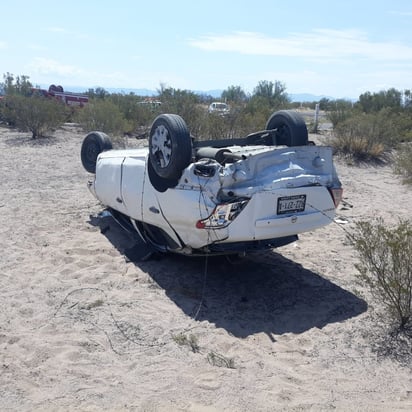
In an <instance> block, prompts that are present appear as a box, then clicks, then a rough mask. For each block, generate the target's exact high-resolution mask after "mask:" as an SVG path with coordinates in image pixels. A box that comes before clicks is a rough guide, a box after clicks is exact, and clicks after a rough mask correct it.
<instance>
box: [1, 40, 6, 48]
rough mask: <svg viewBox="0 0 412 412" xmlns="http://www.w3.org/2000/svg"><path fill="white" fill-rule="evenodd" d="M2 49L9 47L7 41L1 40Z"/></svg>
mask: <svg viewBox="0 0 412 412" xmlns="http://www.w3.org/2000/svg"><path fill="white" fill-rule="evenodd" d="M0 49H2V50H4V49H7V43H6V42H5V41H1V40H0Z"/></svg>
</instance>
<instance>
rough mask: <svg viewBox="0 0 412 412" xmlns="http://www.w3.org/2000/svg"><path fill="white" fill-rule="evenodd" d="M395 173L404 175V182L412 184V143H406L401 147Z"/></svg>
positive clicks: (396, 160) (396, 159)
mask: <svg viewBox="0 0 412 412" xmlns="http://www.w3.org/2000/svg"><path fill="white" fill-rule="evenodd" d="M394 170H395V173H397V174H399V175H401V176H402V179H403V181H404V183H406V184H412V144H411V143H409V144H404V145H402V146H401V147H400V148H399V151H398V154H397V156H396V158H395V165H394Z"/></svg>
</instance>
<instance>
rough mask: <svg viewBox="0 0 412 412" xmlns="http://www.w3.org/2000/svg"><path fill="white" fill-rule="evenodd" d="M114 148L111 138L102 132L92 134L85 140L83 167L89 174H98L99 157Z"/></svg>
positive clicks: (82, 152)
mask: <svg viewBox="0 0 412 412" xmlns="http://www.w3.org/2000/svg"><path fill="white" fill-rule="evenodd" d="M112 148H113V146H112V142H111V141H110V138H109V136H107V134H105V133H102V132H90V133H88V134H87V136H86V137H85V138H84V140H83V143H82V149H81V152H80V157H81V159H82V164H83V167H84V168H85V169H86V170H87V171H88V172H89V173H96V161H97V156H99V154H100V153H102V152H105V151H106V150H111V149H112Z"/></svg>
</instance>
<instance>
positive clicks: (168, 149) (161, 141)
mask: <svg viewBox="0 0 412 412" xmlns="http://www.w3.org/2000/svg"><path fill="white" fill-rule="evenodd" d="M152 154H153V156H154V158H155V159H156V162H157V164H158V165H159V166H160V167H161V168H165V167H167V166H168V165H169V163H170V159H171V157H172V140H171V138H170V136H169V132H168V130H167V129H166V127H165V126H163V125H160V126H158V127H156V129H155V131H154V133H153V135H152Z"/></svg>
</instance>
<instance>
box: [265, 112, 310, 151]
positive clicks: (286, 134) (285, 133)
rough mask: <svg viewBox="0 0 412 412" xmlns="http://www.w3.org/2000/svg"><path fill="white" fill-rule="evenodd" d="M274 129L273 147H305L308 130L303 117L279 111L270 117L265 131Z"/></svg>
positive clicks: (294, 113)
mask: <svg viewBox="0 0 412 412" xmlns="http://www.w3.org/2000/svg"><path fill="white" fill-rule="evenodd" d="M273 129H276V130H277V132H276V135H275V136H276V137H275V138H274V139H273V144H274V145H285V146H306V145H307V144H308V129H307V128H306V123H305V121H304V120H303V117H302V116H301V115H300V114H298V113H296V112H294V111H292V110H280V111H278V112H275V113H273V114H272V116H270V118H269V120H268V121H267V123H266V130H273Z"/></svg>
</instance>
